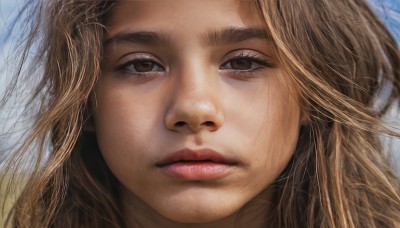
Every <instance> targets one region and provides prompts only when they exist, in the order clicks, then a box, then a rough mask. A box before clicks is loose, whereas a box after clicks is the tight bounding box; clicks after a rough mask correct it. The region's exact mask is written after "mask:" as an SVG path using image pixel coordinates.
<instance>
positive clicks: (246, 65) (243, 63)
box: [229, 59, 253, 70]
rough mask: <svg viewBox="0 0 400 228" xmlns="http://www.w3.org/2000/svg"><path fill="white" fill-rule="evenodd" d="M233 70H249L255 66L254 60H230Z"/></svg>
mask: <svg viewBox="0 0 400 228" xmlns="http://www.w3.org/2000/svg"><path fill="white" fill-rule="evenodd" d="M229 64H230V67H231V68H232V69H233V70H249V69H252V67H253V62H252V61H250V60H248V59H236V60H231V61H230V62H229Z"/></svg>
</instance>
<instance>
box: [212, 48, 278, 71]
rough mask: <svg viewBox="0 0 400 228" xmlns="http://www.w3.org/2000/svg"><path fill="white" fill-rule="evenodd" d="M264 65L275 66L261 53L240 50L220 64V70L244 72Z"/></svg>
mask: <svg viewBox="0 0 400 228" xmlns="http://www.w3.org/2000/svg"><path fill="white" fill-rule="evenodd" d="M233 54H235V53H233ZM265 67H270V68H273V67H275V65H274V64H272V63H270V62H269V61H267V59H266V58H265V57H263V56H262V55H261V54H258V53H251V52H240V53H239V54H236V55H234V56H233V57H231V58H230V59H228V60H227V61H225V62H224V63H223V64H222V65H221V66H220V70H226V71H234V72H237V73H241V72H243V73H244V72H253V71H257V70H259V69H262V68H265Z"/></svg>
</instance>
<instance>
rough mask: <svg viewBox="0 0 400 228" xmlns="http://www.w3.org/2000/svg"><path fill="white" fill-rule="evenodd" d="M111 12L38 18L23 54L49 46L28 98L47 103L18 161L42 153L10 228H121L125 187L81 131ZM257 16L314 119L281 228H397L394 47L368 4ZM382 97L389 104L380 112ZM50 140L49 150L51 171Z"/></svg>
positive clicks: (294, 5)
mask: <svg viewBox="0 0 400 228" xmlns="http://www.w3.org/2000/svg"><path fill="white" fill-rule="evenodd" d="M113 4H114V3H113V2H112V1H104V0H92V1H78V0H54V1H40V2H39V3H37V5H35V6H32V9H34V10H33V11H31V13H30V14H31V17H32V15H33V16H34V17H32V18H33V19H32V21H33V23H32V24H31V25H30V27H31V31H30V33H29V35H28V36H27V40H26V47H25V49H24V50H25V52H29V50H30V49H31V48H32V46H33V43H35V41H36V42H38V43H39V44H41V45H40V46H37V47H35V48H37V50H38V52H37V56H35V60H34V63H35V64H40V66H41V67H42V69H43V70H42V71H40V74H41V76H42V78H41V81H40V82H39V83H38V85H37V88H36V90H35V93H34V95H33V97H32V100H34V99H36V100H39V101H41V102H40V105H41V106H40V107H39V113H40V115H39V116H38V118H37V120H36V122H35V124H34V127H33V130H32V131H31V132H30V134H29V136H28V138H27V139H26V140H25V141H24V142H23V143H22V145H21V146H20V147H19V148H18V149H17V150H16V151H15V153H14V154H13V155H14V159H11V160H13V161H18V158H19V157H21V156H27V154H28V151H29V150H28V149H29V148H31V147H32V145H33V144H38V145H39V146H38V149H37V153H36V160H35V163H34V164H35V167H34V169H33V171H32V173H31V174H30V175H29V178H27V182H26V185H25V187H24V189H23V190H22V193H21V194H20V196H19V198H18V200H17V201H16V202H15V204H14V207H13V208H12V209H11V212H10V214H9V217H8V220H7V223H8V224H9V225H11V226H13V227H123V226H124V225H125V224H124V218H123V216H122V211H121V202H120V200H119V196H118V191H117V189H116V186H117V185H118V181H117V180H116V179H115V177H114V176H113V175H112V174H111V172H110V171H109V169H108V168H107V165H106V164H105V162H104V161H103V159H102V156H101V154H100V153H99V150H98V148H97V142H96V137H95V136H94V135H93V134H91V133H88V132H85V131H84V130H83V129H84V125H85V122H86V121H90V112H91V110H92V108H91V106H92V104H90V102H89V100H90V97H91V96H93V95H94V94H93V90H94V86H95V85H96V82H97V78H98V77H99V76H100V75H101V61H102V55H103V53H102V52H103V49H102V42H103V38H104V37H103V36H104V34H105V32H106V29H107V27H106V26H105V25H106V19H107V18H106V17H107V12H109V10H110V9H111V8H112V7H113ZM254 6H255V10H257V13H258V14H259V15H260V17H261V18H262V19H263V20H264V21H265V26H266V29H267V30H268V31H269V33H270V34H271V37H272V40H273V42H274V45H275V47H276V50H277V53H278V57H279V60H280V62H281V63H282V64H283V66H284V67H283V68H284V69H285V71H286V72H287V75H288V77H290V80H292V81H293V82H294V84H295V85H296V87H297V88H296V89H298V90H299V94H300V102H301V106H302V111H303V112H304V113H305V114H306V116H308V118H309V119H308V121H307V125H306V126H303V127H302V129H301V132H300V136H299V142H298V145H297V148H296V151H295V153H294V156H293V158H292V159H291V161H290V163H289V165H288V166H287V167H286V169H285V171H284V172H283V173H282V174H281V175H280V177H279V178H278V179H277V180H276V182H275V183H274V184H273V185H272V186H271V188H274V189H276V190H275V196H276V197H275V202H274V205H273V210H272V212H271V215H270V219H271V221H272V222H273V227H394V226H399V225H400V181H399V179H398V177H397V176H396V175H395V174H394V172H393V170H392V168H391V167H390V164H389V162H388V158H387V155H386V154H385V151H384V149H383V146H382V143H381V141H380V138H379V137H380V136H382V135H389V136H394V137H400V135H398V134H396V133H395V132H393V131H392V129H391V127H390V126H388V125H387V124H385V123H384V122H383V121H382V120H381V118H382V116H383V115H384V114H385V113H386V112H387V111H388V110H389V109H390V107H393V105H395V104H396V102H399V96H400V94H399V93H400V52H399V49H398V47H397V46H396V43H395V41H394V39H393V37H392V36H391V35H390V33H389V32H388V30H387V29H386V27H385V26H384V25H383V23H382V22H381V21H380V20H379V19H378V17H377V16H376V15H375V14H374V13H373V12H372V11H371V9H370V8H369V6H368V5H367V3H366V2H365V1H363V0H338V1H331V0H319V1H309V0H299V1H277V0H254ZM37 39H38V40H37ZM25 52H23V54H22V60H21V63H20V67H21V68H23V66H24V65H26V57H25V56H24V53H25ZM21 74H22V71H21V72H19V73H18V72H17V75H16V80H17V79H18V76H19V75H21ZM14 84H15V83H14ZM12 89H13V87H10V90H12ZM382 94H386V98H387V99H386V98H385V99H384V100H382V99H381V100H379V96H380V95H382ZM377 103H379V104H378V105H377ZM47 139H50V140H51V145H52V148H51V152H50V155H49V157H48V158H46V160H45V159H44V158H45V157H46V156H45V155H44V151H45V144H46V140H47ZM11 160H10V161H11ZM44 160H45V161H44ZM12 167H13V165H12V164H11V162H10V163H9V166H8V168H9V169H10V170H12Z"/></svg>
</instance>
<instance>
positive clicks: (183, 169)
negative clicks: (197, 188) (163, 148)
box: [161, 162, 232, 180]
mask: <svg viewBox="0 0 400 228" xmlns="http://www.w3.org/2000/svg"><path fill="white" fill-rule="evenodd" d="M230 168H232V165H230V164H226V163H217V162H177V163H173V164H169V165H166V166H163V167H161V169H162V171H163V172H164V173H165V174H167V175H168V176H171V177H175V178H180V179H185V180H212V179H218V178H222V177H224V176H226V175H228V170H229V169H230Z"/></svg>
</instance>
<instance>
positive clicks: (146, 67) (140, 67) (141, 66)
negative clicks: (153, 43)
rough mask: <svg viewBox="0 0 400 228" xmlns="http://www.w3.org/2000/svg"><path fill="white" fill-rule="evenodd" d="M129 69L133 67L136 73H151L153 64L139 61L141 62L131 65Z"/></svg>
mask: <svg viewBox="0 0 400 228" xmlns="http://www.w3.org/2000/svg"><path fill="white" fill-rule="evenodd" d="M131 67H133V68H134V69H135V71H136V72H139V73H144V72H150V71H153V69H154V67H155V63H153V62H151V61H141V62H136V63H133V64H132V66H131Z"/></svg>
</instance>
